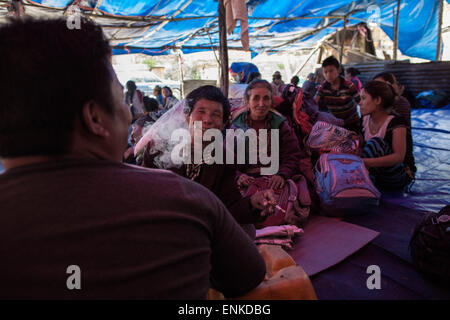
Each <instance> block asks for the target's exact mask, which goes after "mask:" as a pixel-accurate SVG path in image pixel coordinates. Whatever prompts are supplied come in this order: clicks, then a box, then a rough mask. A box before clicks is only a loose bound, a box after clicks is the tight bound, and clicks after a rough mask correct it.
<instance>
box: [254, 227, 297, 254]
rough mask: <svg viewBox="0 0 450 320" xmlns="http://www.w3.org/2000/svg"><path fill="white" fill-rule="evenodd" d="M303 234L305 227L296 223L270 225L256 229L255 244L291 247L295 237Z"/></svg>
mask: <svg viewBox="0 0 450 320" xmlns="http://www.w3.org/2000/svg"><path fill="white" fill-rule="evenodd" d="M301 234H303V229H302V228H298V227H296V226H294V225H282V226H270V227H265V228H262V229H258V230H256V237H255V244H273V245H278V246H282V247H283V248H287V249H290V248H292V245H293V238H294V237H296V236H298V235H301Z"/></svg>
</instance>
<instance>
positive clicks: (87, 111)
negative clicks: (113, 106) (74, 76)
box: [81, 100, 110, 138]
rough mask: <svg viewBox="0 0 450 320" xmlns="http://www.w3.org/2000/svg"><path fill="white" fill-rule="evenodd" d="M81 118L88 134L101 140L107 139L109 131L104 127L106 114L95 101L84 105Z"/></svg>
mask: <svg viewBox="0 0 450 320" xmlns="http://www.w3.org/2000/svg"><path fill="white" fill-rule="evenodd" d="M81 116H82V118H83V122H84V124H85V126H86V129H87V130H88V131H89V132H90V133H92V134H94V135H96V136H100V137H103V138H107V137H109V135H110V132H109V129H108V128H107V127H106V126H105V125H106V122H105V121H106V117H107V114H106V112H105V111H104V110H103V109H102V108H101V107H100V106H99V105H98V104H97V103H96V102H95V101H92V100H91V101H88V102H86V103H85V104H84V106H83V109H82V113H81Z"/></svg>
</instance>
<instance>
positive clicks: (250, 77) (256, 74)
mask: <svg viewBox="0 0 450 320" xmlns="http://www.w3.org/2000/svg"><path fill="white" fill-rule="evenodd" d="M259 77H261V73H259V72H257V71H253V72H250V74H249V75H248V79H247V83H250V82H252V81H253V80H255V79H256V78H259Z"/></svg>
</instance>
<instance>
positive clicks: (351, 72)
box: [345, 68, 361, 77]
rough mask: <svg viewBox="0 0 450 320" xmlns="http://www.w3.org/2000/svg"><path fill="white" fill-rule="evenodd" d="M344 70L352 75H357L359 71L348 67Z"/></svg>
mask: <svg viewBox="0 0 450 320" xmlns="http://www.w3.org/2000/svg"><path fill="white" fill-rule="evenodd" d="M345 72H347V73H350V74H351V76H352V77H354V76H357V75H358V74H360V73H361V72H359V70H358V69H356V68H348V69H347V70H346V71H345Z"/></svg>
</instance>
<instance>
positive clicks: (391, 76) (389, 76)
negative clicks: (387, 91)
mask: <svg viewBox="0 0 450 320" xmlns="http://www.w3.org/2000/svg"><path fill="white" fill-rule="evenodd" d="M377 78H381V79H383V80H384V81H386V82H389V83H390V84H391V85H398V82H397V78H396V77H395V76H394V74H393V73H390V72H381V73H379V74H377V75H376V76H375V77H373V80H375V79H377ZM394 89H395V87H394ZM396 93H397V95H398V92H396Z"/></svg>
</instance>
